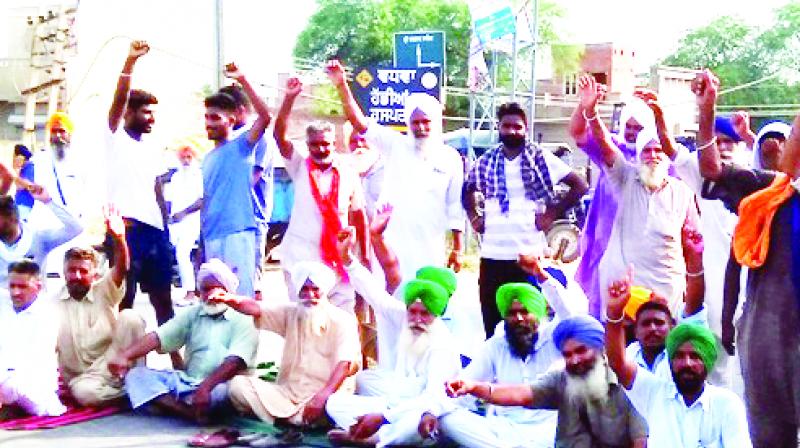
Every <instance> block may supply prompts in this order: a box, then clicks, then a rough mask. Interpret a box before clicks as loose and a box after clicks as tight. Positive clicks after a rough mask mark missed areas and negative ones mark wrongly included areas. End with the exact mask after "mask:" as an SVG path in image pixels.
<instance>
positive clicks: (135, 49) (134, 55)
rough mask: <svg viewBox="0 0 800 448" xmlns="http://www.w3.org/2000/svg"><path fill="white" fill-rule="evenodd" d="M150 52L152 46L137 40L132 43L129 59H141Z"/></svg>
mask: <svg viewBox="0 0 800 448" xmlns="http://www.w3.org/2000/svg"><path fill="white" fill-rule="evenodd" d="M149 51H150V45H148V44H147V42H145V41H143V40H135V41H133V42H131V47H130V49H129V50H128V58H130V59H139V58H140V57H142V56H144V55H146V54H147V53H148V52H149Z"/></svg>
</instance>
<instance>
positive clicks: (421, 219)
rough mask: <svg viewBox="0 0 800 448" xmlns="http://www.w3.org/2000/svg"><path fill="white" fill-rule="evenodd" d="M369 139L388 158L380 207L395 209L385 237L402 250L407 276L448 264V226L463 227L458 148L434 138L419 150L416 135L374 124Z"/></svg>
mask: <svg viewBox="0 0 800 448" xmlns="http://www.w3.org/2000/svg"><path fill="white" fill-rule="evenodd" d="M364 138H365V139H366V140H367V143H369V145H370V146H371V147H372V148H377V149H379V150H380V151H381V157H382V158H383V160H384V169H385V173H384V180H383V189H382V191H381V196H380V199H379V200H378V206H379V207H380V206H381V205H383V204H391V205H392V207H393V211H392V219H391V220H390V221H389V226H388V227H387V228H386V232H385V233H384V235H385V237H386V242H387V243H388V244H389V246H390V247H391V248H392V249H393V250H394V251H395V253H396V254H397V257H398V259H399V261H400V269H401V270H402V273H403V278H414V276H415V274H416V271H417V269H419V268H421V267H423V266H429V265H434V266H444V264H445V261H446V259H445V257H446V255H447V254H446V253H445V251H446V247H445V234H446V232H447V230H450V229H454V230H462V231H463V230H464V220H465V219H464V211H463V208H462V206H461V187H462V184H463V183H464V163H463V162H462V160H461V156H460V155H459V154H458V151H456V150H455V149H453V148H451V147H450V146H447V145H445V144H443V143H441V144H435V143H436V142H432V143H434V144H432V145H431V147H430V148H428V149H427V150H426V151H425V153H424V154H423V153H421V152H420V151H418V150H417V149H415V148H414V140H413V138H412V137H411V136H407V135H403V134H401V133H399V132H397V131H394V130H391V129H389V128H386V127H383V126H381V125H379V124H377V123H374V122H373V123H370V125H369V127H368V128H367V131H366V133H365V134H364ZM431 138H437V137H431Z"/></svg>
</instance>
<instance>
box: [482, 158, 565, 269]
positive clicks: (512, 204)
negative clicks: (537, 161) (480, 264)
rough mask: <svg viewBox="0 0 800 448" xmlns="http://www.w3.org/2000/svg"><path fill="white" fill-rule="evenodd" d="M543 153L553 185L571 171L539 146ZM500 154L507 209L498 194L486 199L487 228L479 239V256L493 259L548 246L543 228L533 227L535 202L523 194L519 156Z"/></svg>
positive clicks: (523, 186) (507, 257)
mask: <svg viewBox="0 0 800 448" xmlns="http://www.w3.org/2000/svg"><path fill="white" fill-rule="evenodd" d="M542 154H543V155H544V161H545V163H546V164H547V170H548V172H549V173H550V180H551V182H552V184H553V185H556V184H558V183H559V182H561V181H562V180H563V179H564V178H565V177H567V175H568V174H570V173H571V172H572V168H570V166H569V165H567V164H566V163H564V162H563V161H562V160H561V159H559V158H558V157H556V156H554V155H553V154H552V153H551V152H550V151H547V150H542ZM501 157H502V158H503V162H504V163H505V169H504V172H505V178H506V190H507V191H508V213H505V214H504V213H502V212H501V211H500V201H499V200H498V199H497V198H493V199H489V200H487V201H486V206H485V207H486V209H485V212H484V219H485V221H484V224H485V226H486V227H485V229H486V230H485V232H484V233H483V241H482V242H481V257H483V258H489V259H492V260H516V259H517V257H518V256H519V254H529V253H539V252H541V251H542V250H543V249H544V248H545V247H546V246H547V239H546V237H545V234H544V232H542V231H541V230H539V229H538V228H536V211H537V204H536V202H534V201H531V200H530V199H528V198H526V197H525V184H524V183H523V182H522V156H521V155H518V156H517V157H515V158H514V159H513V160H508V159H507V158H506V157H505V156H501ZM534 168H535V167H534ZM543 199H545V198H543Z"/></svg>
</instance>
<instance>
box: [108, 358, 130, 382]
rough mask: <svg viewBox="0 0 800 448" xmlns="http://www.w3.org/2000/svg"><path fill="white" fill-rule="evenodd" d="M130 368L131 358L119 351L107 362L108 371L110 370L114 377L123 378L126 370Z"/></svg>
mask: <svg viewBox="0 0 800 448" xmlns="http://www.w3.org/2000/svg"><path fill="white" fill-rule="evenodd" d="M130 369H131V360H130V359H128V357H127V356H125V354H124V353H120V354H118V355H117V356H115V357H114V358H113V359H111V361H109V362H108V371H109V372H111V374H112V375H114V376H115V377H116V378H119V379H123V378H125V375H126V374H127V373H128V370H130Z"/></svg>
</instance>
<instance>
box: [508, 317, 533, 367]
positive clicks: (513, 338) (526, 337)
mask: <svg viewBox="0 0 800 448" xmlns="http://www.w3.org/2000/svg"><path fill="white" fill-rule="evenodd" d="M504 325H505V330H506V341H507V342H508V346H509V347H511V354H512V355H514V356H515V357H517V358H520V359H525V357H527V356H528V355H530V354H531V351H532V349H533V346H534V344H536V341H537V339H539V333H538V332H536V331H531V332H530V333H524V334H517V333H516V332H514V331H512V329H511V328H509V326H508V323H507V322H506V323H505V324H504Z"/></svg>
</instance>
